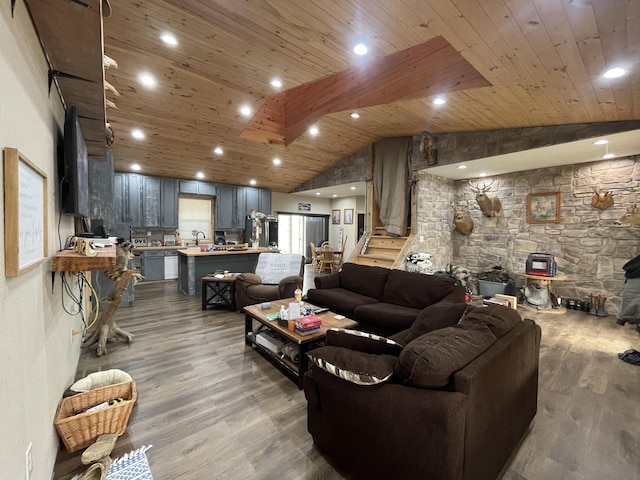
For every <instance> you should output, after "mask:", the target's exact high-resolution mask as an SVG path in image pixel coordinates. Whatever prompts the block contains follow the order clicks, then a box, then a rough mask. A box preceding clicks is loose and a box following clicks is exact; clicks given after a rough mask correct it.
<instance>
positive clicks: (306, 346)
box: [243, 298, 358, 389]
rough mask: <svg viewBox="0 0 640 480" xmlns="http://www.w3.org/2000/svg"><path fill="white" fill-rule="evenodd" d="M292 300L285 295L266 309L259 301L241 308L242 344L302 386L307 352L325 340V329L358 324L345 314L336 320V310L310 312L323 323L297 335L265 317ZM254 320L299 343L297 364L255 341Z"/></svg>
mask: <svg viewBox="0 0 640 480" xmlns="http://www.w3.org/2000/svg"><path fill="white" fill-rule="evenodd" d="M292 302H295V299H293V298H285V299H283V300H274V301H272V302H270V303H271V308H268V309H266V310H263V309H262V304H260V303H258V304H256V305H249V306H247V307H244V308H243V311H244V313H245V323H244V331H245V343H246V344H247V345H250V346H251V347H253V349H254V350H256V351H257V352H258V353H260V354H261V355H262V356H263V357H265V358H266V359H267V360H269V361H270V362H271V363H273V364H274V365H275V366H276V367H278V368H279V369H280V370H282V372H283V373H284V374H285V375H287V376H288V377H289V378H291V380H293V381H294V382H295V383H296V384H297V385H298V388H299V389H302V381H303V377H304V373H305V372H306V371H307V369H308V368H309V361H308V359H307V352H308V351H309V350H311V349H313V348H314V347H315V346H316V345H317V343H318V341H320V340H324V339H325V337H326V336H327V330H329V329H330V328H353V327H356V326H357V325H358V322H356V321H355V320H351V319H350V318H347V317H345V318H343V319H341V320H337V319H335V318H334V316H335V315H336V313H334V312H331V311H328V312H323V313H319V314H313V315H315V316H316V317H318V318H321V319H322V326H321V327H320V330H318V331H317V332H315V333H313V334H311V335H299V334H297V333H295V332H290V331H289V330H287V327H281V326H280V325H278V320H269V319H268V318H267V314H269V313H273V312H278V311H280V306H281V305H284V308H289V303H292ZM305 305H307V306H311V307H312V308H313V309H316V308H318V307H317V306H315V305H312V304H310V303H307V302H305ZM254 321H257V322H258V323H260V324H261V325H264V326H266V327H267V328H269V329H270V330H273V331H274V332H277V333H278V334H279V335H280V336H282V337H283V338H284V339H286V340H289V341H292V342H294V343H296V344H297V345H298V363H297V364H296V363H294V362H293V361H291V360H290V359H289V358H288V357H286V356H285V357H282V356H281V354H279V353H275V352H272V351H271V350H269V349H268V348H265V347H263V346H262V345H260V344H258V343H256V338H255V333H254V330H253V324H254Z"/></svg>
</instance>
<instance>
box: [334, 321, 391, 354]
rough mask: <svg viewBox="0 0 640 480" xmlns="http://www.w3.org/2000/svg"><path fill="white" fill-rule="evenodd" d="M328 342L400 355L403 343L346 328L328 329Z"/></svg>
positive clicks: (367, 351)
mask: <svg viewBox="0 0 640 480" xmlns="http://www.w3.org/2000/svg"><path fill="white" fill-rule="evenodd" d="M326 344H327V345H332V346H336V347H345V348H350V349H351V350H356V351H358V352H364V353H375V354H378V355H395V356H398V355H400V352H402V345H400V344H399V343H398V342H396V341H394V340H391V339H390V338H386V337H381V336H379V335H375V334H373V333H368V332H361V331H359V330H347V329H344V328H331V329H329V330H327V340H326Z"/></svg>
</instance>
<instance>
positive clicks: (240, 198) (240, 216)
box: [233, 187, 257, 230]
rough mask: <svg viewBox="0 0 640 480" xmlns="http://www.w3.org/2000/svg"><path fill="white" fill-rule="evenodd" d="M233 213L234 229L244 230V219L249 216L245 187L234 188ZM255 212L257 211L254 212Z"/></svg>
mask: <svg viewBox="0 0 640 480" xmlns="http://www.w3.org/2000/svg"><path fill="white" fill-rule="evenodd" d="M235 207H236V208H235V210H234V212H233V215H234V219H233V222H234V224H235V226H236V227H235V228H236V229H240V230H244V227H245V226H246V222H245V218H246V217H247V215H249V208H248V207H247V189H246V187H236V204H235ZM256 211H257V210H256Z"/></svg>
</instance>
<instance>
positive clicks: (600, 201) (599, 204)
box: [591, 192, 613, 210]
mask: <svg viewBox="0 0 640 480" xmlns="http://www.w3.org/2000/svg"><path fill="white" fill-rule="evenodd" d="M611 205H613V193H611V192H595V193H594V194H593V197H591V206H593V207H596V208H599V209H600V210H606V209H607V208H609V207H610V206H611Z"/></svg>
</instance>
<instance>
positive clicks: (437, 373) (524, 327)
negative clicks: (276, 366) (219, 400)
mask: <svg viewBox="0 0 640 480" xmlns="http://www.w3.org/2000/svg"><path fill="white" fill-rule="evenodd" d="M426 310H429V315H426V314H425V315H422V316H421V317H420V318H419V319H417V320H416V322H415V323H414V324H413V325H412V326H411V328H410V329H407V330H405V331H403V332H400V333H398V334H397V335H394V336H392V337H391V338H388V339H386V338H380V337H376V336H370V338H363V335H366V334H363V333H361V332H356V331H353V332H349V331H329V332H328V333H327V339H326V346H323V347H320V348H317V349H315V350H312V351H310V352H309V353H308V355H309V357H310V360H311V362H310V365H312V368H311V369H310V370H309V371H308V372H307V373H306V374H305V378H304V393H305V396H306V399H307V402H308V403H307V412H308V429H309V432H310V433H311V435H312V436H313V440H314V443H315V444H316V446H317V447H318V448H319V449H320V450H321V451H323V452H324V453H325V454H326V455H327V456H328V457H329V458H330V459H331V460H332V462H334V463H335V464H337V465H338V466H339V467H340V468H341V470H344V471H345V472H346V473H348V474H349V475H350V477H349V478H354V479H367V480H376V479H381V480H382V479H385V480H386V479H389V478H402V479H403V480H412V479H416V480H424V479H433V480H493V479H495V478H496V477H497V476H498V475H499V473H500V471H501V470H502V469H503V468H504V465H505V463H506V462H507V460H508V459H509V457H510V455H511V454H512V453H513V451H514V450H515V449H516V448H517V446H518V444H519V442H520V441H521V439H522V437H523V435H524V434H525V432H526V431H527V429H528V427H529V424H530V422H531V420H532V419H533V417H534V416H535V414H536V410H537V392H538V360H539V350H540V336H541V333H540V327H539V326H538V325H536V324H535V323H534V322H533V321H532V320H528V319H525V320H521V318H520V316H519V315H518V313H517V312H516V311H515V310H512V309H510V308H507V307H502V306H490V307H474V306H470V305H465V304H460V303H458V304H456V303H453V304H446V303H440V304H438V305H433V306H431V307H427V309H426Z"/></svg>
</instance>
